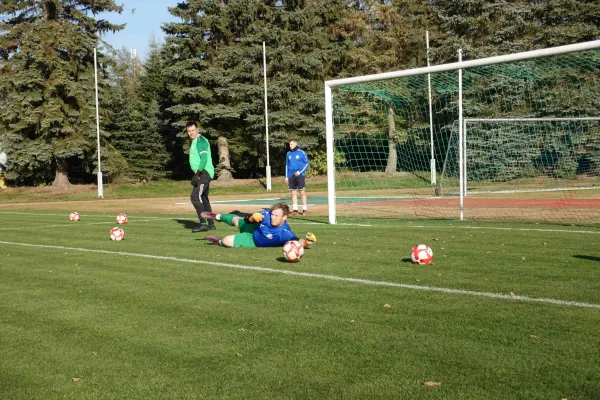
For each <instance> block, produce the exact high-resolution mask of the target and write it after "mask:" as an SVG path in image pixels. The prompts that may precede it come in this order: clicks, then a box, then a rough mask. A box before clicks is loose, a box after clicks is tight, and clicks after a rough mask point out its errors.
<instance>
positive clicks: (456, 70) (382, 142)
mask: <svg viewBox="0 0 600 400" xmlns="http://www.w3.org/2000/svg"><path fill="white" fill-rule="evenodd" d="M460 57H461V56H460V53H459V60H460ZM325 100H326V109H325V111H326V123H327V126H326V133H327V162H328V199H329V221H330V222H331V223H337V222H347V221H349V220H356V219H362V218H370V219H372V218H391V219H411V218H426V219H435V218H441V219H459V220H462V219H469V220H488V221H525V222H532V221H533V222H548V223H550V222H552V223H569V224H574V223H586V224H589V223H591V224H597V223H600V41H593V42H586V43H579V44H575V45H569V46H561V47H555V48H550V49H543V50H536V51H530V52H524V53H518V54H511V55H506V56H498V57H491V58H486V59H479V60H471V61H459V62H457V63H452V64H444V65H438V66H434V67H427V68H418V69H412V70H405V71H397V72H390V73H384V74H377V75H368V76H362V77H355V78H347V79H339V80H333V81H327V82H325Z"/></svg>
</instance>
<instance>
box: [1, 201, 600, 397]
mask: <svg viewBox="0 0 600 400" xmlns="http://www.w3.org/2000/svg"><path fill="white" fill-rule="evenodd" d="M68 214H69V213H68V212H63V211H30V210H25V209H23V210H11V211H0V222H2V223H1V224H0V260H2V261H1V262H0V398H2V399H31V398H40V399H41V398H43V399H58V398H60V399H97V398H121V399H149V398H161V399H196V398H258V399H280V398H317V399H321V398H345V399H346V398H355V399H365V398H401V399H563V398H568V399H569V400H573V399H597V398H600V363H599V362H598V360H600V328H599V327H600V268H599V267H600V250H599V248H600V247H599V246H598V245H597V243H598V242H599V241H600V229H597V228H594V227H572V226H552V225H532V224H492V223H476V224H475V223H468V222H456V221H399V222H390V221H382V222H377V223H374V224H373V225H370V224H368V223H367V224H362V225H337V226H332V225H328V224H325V223H323V221H324V220H325V219H324V218H312V217H308V218H307V217H304V218H292V219H290V225H291V226H292V228H293V230H294V231H295V232H296V233H297V234H299V235H301V236H303V235H304V233H306V232H307V231H312V232H314V233H315V234H316V235H317V238H318V242H317V243H316V244H315V245H314V246H313V247H312V248H310V249H307V250H306V252H305V255H304V258H303V259H302V260H301V261H300V262H299V263H288V262H286V261H285V260H284V259H283V257H282V255H281V251H280V249H278V248H274V249H225V248H220V247H217V246H213V245H211V244H209V242H208V241H206V240H204V236H205V235H204V234H191V233H190V230H189V228H190V227H191V226H192V225H193V224H195V222H194V220H195V217H194V216H193V214H185V213H183V214H178V215H168V214H130V213H128V217H129V222H128V223H127V224H126V225H123V226H122V227H123V229H124V230H125V240H123V241H121V242H114V241H111V240H110V239H109V235H108V233H109V230H110V228H112V227H114V226H117V224H116V222H115V217H116V215H117V213H112V212H111V213H108V212H107V213H94V212H81V219H80V221H79V222H70V221H69V218H68ZM217 228H218V230H217V231H216V234H218V235H225V234H229V233H233V232H234V229H233V228H231V227H227V226H225V225H223V224H219V225H217ZM417 243H427V244H429V245H430V246H431V247H432V249H433V252H434V262H433V264H431V265H427V266H422V265H413V264H410V263H409V262H408V255H409V251H410V249H411V248H412V246H414V245H415V244H417Z"/></svg>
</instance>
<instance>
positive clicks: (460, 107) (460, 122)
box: [458, 49, 465, 221]
mask: <svg viewBox="0 0 600 400" xmlns="http://www.w3.org/2000/svg"><path fill="white" fill-rule="evenodd" d="M458 62H459V63H460V62H462V49H459V50H458ZM463 146H464V143H463V101H462V68H461V69H459V70H458V166H459V177H458V182H459V183H458V186H459V188H458V192H459V194H460V220H461V221H462V220H463V218H464V191H463V189H464V186H463V184H464V181H463V176H464V173H465V166H464V164H463V161H464V160H463V156H464V154H463Z"/></svg>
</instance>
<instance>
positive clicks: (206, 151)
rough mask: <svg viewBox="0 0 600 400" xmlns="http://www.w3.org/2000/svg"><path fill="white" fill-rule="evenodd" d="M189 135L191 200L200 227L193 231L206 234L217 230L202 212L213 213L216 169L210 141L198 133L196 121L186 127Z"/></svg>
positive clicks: (213, 223)
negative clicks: (211, 193)
mask: <svg viewBox="0 0 600 400" xmlns="http://www.w3.org/2000/svg"><path fill="white" fill-rule="evenodd" d="M186 129H187V134H188V136H189V137H190V139H192V145H191V146H190V167H191V168H192V171H194V177H193V178H192V181H191V183H192V186H193V187H194V188H193V189H192V194H191V195H190V199H191V200H192V204H193V205H194V208H195V209H196V214H198V219H199V220H200V225H199V226H197V227H196V228H194V229H192V232H194V233H196V232H206V231H209V230H215V229H216V228H215V222H214V221H213V220H208V223H207V221H206V218H204V217H202V215H201V214H202V212H204V211H208V212H212V208H211V206H210V201H209V200H208V188H209V186H210V181H211V180H212V179H213V178H214V177H215V167H214V166H213V163H212V157H211V155H210V144H209V143H208V140H207V139H206V138H205V137H204V136H202V135H201V134H200V133H199V132H198V125H197V124H196V122H194V121H190V122H188V123H187V125H186Z"/></svg>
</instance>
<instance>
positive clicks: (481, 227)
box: [402, 225, 600, 235]
mask: <svg viewBox="0 0 600 400" xmlns="http://www.w3.org/2000/svg"><path fill="white" fill-rule="evenodd" d="M402 228H451V229H453V228H458V229H490V230H496V231H525V232H527V231H530V232H560V233H586V234H587V233H592V234H596V235H597V234H600V231H575V230H571V231H570V230H567V229H542V228H502V227H498V226H458V225H431V226H426V225H411V226H402Z"/></svg>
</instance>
